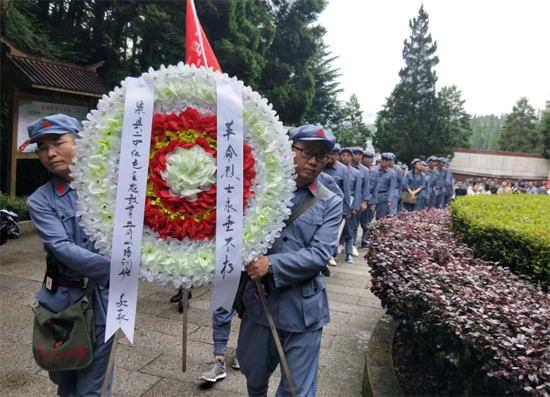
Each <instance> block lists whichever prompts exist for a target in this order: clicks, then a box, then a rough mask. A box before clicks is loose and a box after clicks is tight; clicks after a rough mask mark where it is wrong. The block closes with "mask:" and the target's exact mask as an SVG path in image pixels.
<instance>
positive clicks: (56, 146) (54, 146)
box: [36, 139, 75, 156]
mask: <svg viewBox="0 0 550 397" xmlns="http://www.w3.org/2000/svg"><path fill="white" fill-rule="evenodd" d="M74 141H75V140H74V139H70V140H68V141H63V142H56V143H54V144H52V145H49V146H43V147H41V148H38V149H36V153H37V154H38V155H39V156H40V155H41V154H44V153H48V152H49V151H50V149H53V150H57V149H59V148H60V147H61V146H63V145H64V144H66V143H67V142H74Z"/></svg>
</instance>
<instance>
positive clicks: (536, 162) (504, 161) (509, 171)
mask: <svg viewBox="0 0 550 397" xmlns="http://www.w3.org/2000/svg"><path fill="white" fill-rule="evenodd" d="M449 169H450V170H451V171H452V172H453V173H457V174H467V175H472V176H481V177H494V178H501V179H503V178H504V179H517V178H523V179H540V180H546V179H547V178H548V176H549V175H550V161H549V160H546V159H544V158H534V157H520V156H511V155H496V154H481V153H464V152H455V154H454V157H453V159H452V160H451V164H450V165H449Z"/></svg>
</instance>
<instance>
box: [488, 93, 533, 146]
mask: <svg viewBox="0 0 550 397" xmlns="http://www.w3.org/2000/svg"><path fill="white" fill-rule="evenodd" d="M536 120H537V118H536V116H535V109H533V107H532V106H531V105H530V104H529V100H528V99H527V98H525V97H523V98H521V99H520V100H519V101H517V103H516V105H515V106H514V107H513V108H512V113H510V114H508V115H506V120H505V121H504V126H503V127H502V134H501V135H500V138H499V140H498V147H499V150H505V151H510V152H524V153H539V152H540V146H541V137H540V135H539V133H538V130H537V128H536V124H535V123H536Z"/></svg>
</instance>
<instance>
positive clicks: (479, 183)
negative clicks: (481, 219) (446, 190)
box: [454, 178, 550, 198]
mask: <svg viewBox="0 0 550 397" xmlns="http://www.w3.org/2000/svg"><path fill="white" fill-rule="evenodd" d="M537 185H538V183H537V182H536V181H529V182H527V183H526V184H525V183H522V179H521V178H519V179H518V180H517V181H516V182H514V183H512V182H510V181H509V180H504V181H500V182H499V181H498V180H494V179H488V178H482V179H476V180H474V179H466V180H458V181H456V183H455V186H454V192H455V194H454V196H455V198H456V197H458V196H476V195H479V194H481V195H486V196H490V195H491V194H498V195H501V194H547V195H549V194H550V178H549V179H548V181H547V182H546V183H542V184H541V186H540V187H539V186H537Z"/></svg>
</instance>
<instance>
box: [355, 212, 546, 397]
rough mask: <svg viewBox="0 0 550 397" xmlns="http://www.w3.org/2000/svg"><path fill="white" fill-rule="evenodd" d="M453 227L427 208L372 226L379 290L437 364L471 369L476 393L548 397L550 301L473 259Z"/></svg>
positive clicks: (533, 288)
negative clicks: (489, 389)
mask: <svg viewBox="0 0 550 397" xmlns="http://www.w3.org/2000/svg"><path fill="white" fill-rule="evenodd" d="M449 222H450V215H449V211H448V210H427V211H421V212H409V213H399V214H398V215H396V216H394V217H388V218H385V219H382V220H381V221H379V222H375V223H373V224H371V226H370V228H371V235H370V240H369V245H368V254H367V255H366V259H367V260H368V262H369V265H370V267H371V271H370V273H371V275H372V287H371V290H372V292H373V293H374V294H375V295H376V296H378V297H379V298H380V300H381V301H382V305H383V306H384V307H386V308H387V309H388V311H389V312H390V313H392V314H393V316H394V317H395V318H396V319H397V320H399V321H400V322H401V323H402V324H403V325H405V326H406V327H407V329H408V330H410V331H411V332H413V333H414V334H415V335H416V336H417V337H418V338H420V339H421V340H422V341H423V342H424V343H427V344H428V345H429V346H430V347H432V349H433V351H434V359H435V360H437V361H439V362H440V363H441V362H444V361H445V360H446V361H447V362H450V363H452V364H454V365H456V366H457V367H458V368H466V369H468V371H470V373H471V382H472V384H471V385H470V386H469V387H470V388H472V389H475V388H478V389H479V388H480V387H482V386H480V385H479V382H482V383H484V384H485V385H487V384H489V385H490V384H492V385H497V386H498V387H499V388H500V389H501V390H502V391H503V392H504V393H506V394H511V393H512V394H516V395H518V394H520V395H521V394H527V395H533V396H546V397H549V396H550V297H549V295H548V294H547V293H545V292H543V290H542V289H541V288H540V287H539V286H537V285H536V284H532V283H529V282H528V281H526V280H523V279H521V278H519V277H518V276H516V275H515V274H513V273H511V272H510V271H509V269H508V268H503V267H500V266H498V263H494V262H488V261H483V260H481V259H477V258H474V257H473V255H472V250H471V249H470V248H468V247H467V246H466V245H465V244H463V243H461V242H460V241H459V240H458V238H457V236H456V235H455V234H454V233H452V232H450V231H448V228H449ZM495 380H496V382H495Z"/></svg>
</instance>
